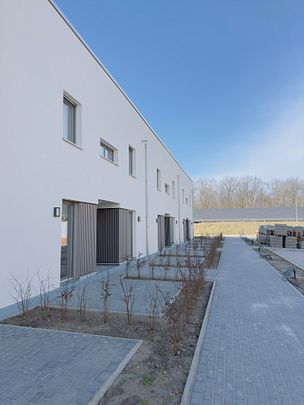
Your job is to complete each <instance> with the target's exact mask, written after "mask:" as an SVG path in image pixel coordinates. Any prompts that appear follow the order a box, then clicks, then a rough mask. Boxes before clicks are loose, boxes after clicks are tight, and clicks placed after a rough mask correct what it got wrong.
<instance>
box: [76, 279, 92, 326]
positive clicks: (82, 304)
mask: <svg viewBox="0 0 304 405" xmlns="http://www.w3.org/2000/svg"><path fill="white" fill-rule="evenodd" d="M89 284H90V276H87V277H86V278H85V280H84V281H83V283H82V284H80V285H79V286H78V289H77V294H78V310H79V316H80V320H81V321H85V319H86V311H87V306H86V294H87V289H88V286H89Z"/></svg>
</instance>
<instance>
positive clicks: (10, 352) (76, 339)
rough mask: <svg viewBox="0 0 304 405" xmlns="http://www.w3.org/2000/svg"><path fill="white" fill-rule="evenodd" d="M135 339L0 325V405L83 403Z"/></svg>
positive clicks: (125, 355) (102, 383)
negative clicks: (12, 404)
mask: <svg viewBox="0 0 304 405" xmlns="http://www.w3.org/2000/svg"><path fill="white" fill-rule="evenodd" d="M139 345H140V341H138V340H132V339H121V338H112V337H105V336H96V335H89V334H80V333H70V332H60V331H53V330H42V329H34V328H25V327H19V326H10V325H0V364H1V367H0V387H1V390H0V404H9V403H14V404H16V405H17V404H22V405H25V404H35V405H40V404H41V405H42V404H43V405H44V404H50V405H58V404H60V405H65V404H74V403H77V404H78V403H79V404H86V403H87V402H88V401H89V400H91V399H92V398H93V397H94V396H95V395H96V394H98V393H99V392H100V391H101V390H102V389H103V387H105V386H106V385H108V384H109V381H110V380H111V379H112V377H113V375H116V374H117V370H119V369H120V368H121V367H122V363H125V362H126V359H128V358H129V357H130V356H131V355H132V354H133V353H134V352H135V351H136V349H137V348H138V347H139Z"/></svg>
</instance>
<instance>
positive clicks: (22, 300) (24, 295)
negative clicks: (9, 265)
mask: <svg viewBox="0 0 304 405" xmlns="http://www.w3.org/2000/svg"><path fill="white" fill-rule="evenodd" d="M11 276H12V281H11V283H12V287H13V291H14V293H13V295H12V297H13V298H14V300H15V301H16V303H17V305H18V309H19V312H20V313H21V314H22V316H24V317H26V316H27V314H28V312H29V309H30V300H31V297H32V279H26V280H25V282H24V283H23V282H21V281H19V280H17V278H16V277H15V276H14V275H13V274H12V273H11Z"/></svg>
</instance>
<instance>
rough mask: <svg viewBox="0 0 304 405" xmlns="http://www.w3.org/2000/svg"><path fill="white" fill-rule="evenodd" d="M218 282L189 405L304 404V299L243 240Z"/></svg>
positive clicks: (230, 242)
mask: <svg viewBox="0 0 304 405" xmlns="http://www.w3.org/2000/svg"><path fill="white" fill-rule="evenodd" d="M212 277H213V278H216V287H215V291H214V295H213V300H212V304H211V308H210V313H209V317H208V321H207V326H206V332H205V337H204V340H203V342H202V346H201V351H200V354H199V364H198V367H197V372H196V377H195V380H194V385H193V387H195V390H194V391H192V394H191V396H190V401H189V402H190V404H191V405H196V404H198V403H204V401H209V404H210V405H215V404H218V403H221V404H223V405H225V404H247V405H249V404H252V405H254V404H256V405H259V404H265V405H266V404H267V405H273V404H280V405H290V404H298V405H301V404H304V396H303V391H304V390H303V386H304V319H303V314H304V297H303V296H302V295H301V294H300V293H299V292H298V291H297V290H296V289H295V288H294V287H293V286H291V285H290V284H289V283H287V282H284V281H282V279H281V277H280V275H279V274H277V273H276V271H275V270H274V269H273V268H272V267H271V265H270V264H269V263H268V262H266V261H265V260H263V259H261V258H260V257H259V256H258V255H257V254H256V252H254V251H253V250H252V249H251V248H250V247H249V246H247V245H246V244H245V242H243V241H242V240H241V239H239V238H228V239H227V240H226V241H225V245H224V249H223V254H222V259H221V264H220V268H219V271H218V272H217V275H216V273H212ZM212 370H213V371H212ZM207 378H208V381H209V382H208V384H206V381H207ZM210 379H211V380H210ZM212 380H213V383H214V384H213V388H211V387H212ZM200 401H201V402H200Z"/></svg>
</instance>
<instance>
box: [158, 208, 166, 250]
mask: <svg viewBox="0 0 304 405" xmlns="http://www.w3.org/2000/svg"><path fill="white" fill-rule="evenodd" d="M157 225H158V250H161V249H163V248H164V247H165V217H164V215H158V216H157Z"/></svg>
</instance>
